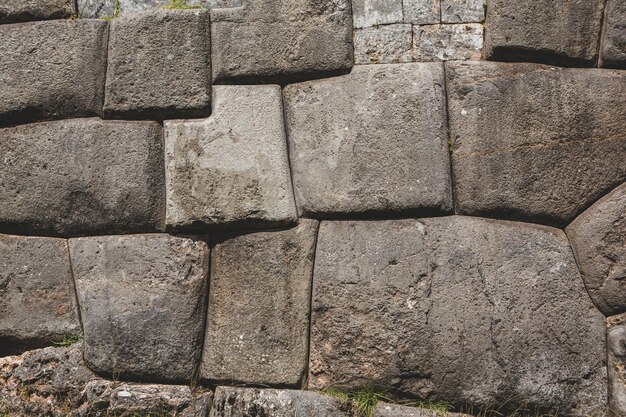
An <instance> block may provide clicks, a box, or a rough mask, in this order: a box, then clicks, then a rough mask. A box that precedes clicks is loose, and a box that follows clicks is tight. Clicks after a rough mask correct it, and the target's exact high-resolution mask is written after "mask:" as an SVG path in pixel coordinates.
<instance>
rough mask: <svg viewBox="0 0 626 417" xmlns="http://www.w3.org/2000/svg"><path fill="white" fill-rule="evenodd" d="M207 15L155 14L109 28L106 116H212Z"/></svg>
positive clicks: (198, 11) (159, 11) (190, 12)
mask: <svg viewBox="0 0 626 417" xmlns="http://www.w3.org/2000/svg"><path fill="white" fill-rule="evenodd" d="M209 18H210V14H209V12H208V11H207V10H201V9H190V10H164V9H153V10H150V11H147V12H142V13H137V14H133V15H130V16H128V17H121V18H119V19H115V20H113V21H112V22H111V29H110V31H111V34H110V37H109V59H108V70H107V77H106V78H107V79H106V95H105V101H104V113H105V115H107V117H116V116H124V117H127V116H131V117H141V118H152V119H154V118H158V119H165V118H170V119H174V118H177V117H189V118H191V117H202V116H208V115H209V114H210V112H211V40H210V37H211V29H210V22H209Z"/></svg>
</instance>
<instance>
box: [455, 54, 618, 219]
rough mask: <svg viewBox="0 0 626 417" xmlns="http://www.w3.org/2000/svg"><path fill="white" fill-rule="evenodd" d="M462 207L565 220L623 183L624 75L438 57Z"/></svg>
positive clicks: (466, 210)
mask: <svg viewBox="0 0 626 417" xmlns="http://www.w3.org/2000/svg"><path fill="white" fill-rule="evenodd" d="M446 69H447V72H446V73H447V76H448V84H447V87H448V106H449V118H450V132H451V133H450V134H451V140H452V159H453V163H452V167H453V176H454V184H455V190H454V194H455V203H456V205H457V210H458V212H459V213H462V214H472V215H486V216H498V217H500V218H502V217H508V218H513V219H524V220H531V221H536V222H540V223H549V224H554V225H559V226H564V225H566V224H568V223H569V222H571V221H572V220H573V219H574V218H575V217H576V216H577V215H578V214H579V213H581V212H582V211H584V210H585V209H586V208H587V207H589V206H590V205H591V204H593V203H594V202H595V201H596V200H597V199H598V198H600V197H601V196H602V195H604V194H605V193H606V192H608V191H610V190H611V189H613V188H614V187H616V186H617V185H619V184H621V183H622V182H624V181H625V180H626V132H625V131H624V126H626V112H624V111H623V110H624V106H625V105H626V82H625V81H626V73H624V72H623V71H617V70H599V69H564V68H553V67H548V66H544V65H537V64H508V63H495V62H484V61H483V62H469V61H468V62H463V63H461V62H455V63H446Z"/></svg>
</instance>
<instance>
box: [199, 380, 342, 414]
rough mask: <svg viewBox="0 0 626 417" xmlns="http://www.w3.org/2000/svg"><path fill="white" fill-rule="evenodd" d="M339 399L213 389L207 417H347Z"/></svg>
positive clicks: (312, 394)
mask: <svg viewBox="0 0 626 417" xmlns="http://www.w3.org/2000/svg"><path fill="white" fill-rule="evenodd" d="M348 411H349V408H347V406H346V405H345V404H342V403H341V402H340V401H339V400H337V399H335V398H332V397H329V396H326V395H323V394H320V393H318V392H312V391H296V390H274V389H257V388H235V387H217V389H216V390H215V405H214V407H213V410H212V411H211V417H246V416H255V417H256V416H271V417H300V416H307V417H348V416H349V415H350V414H348Z"/></svg>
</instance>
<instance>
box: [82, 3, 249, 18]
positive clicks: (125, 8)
mask: <svg viewBox="0 0 626 417" xmlns="http://www.w3.org/2000/svg"><path fill="white" fill-rule="evenodd" d="M241 2H242V0H186V5H187V6H191V7H196V8H200V7H202V8H204V9H214V8H224V7H239V6H241ZM171 3H172V1H171V0H119V3H118V0H78V14H79V15H80V17H82V18H94V17H111V16H114V15H115V13H116V5H117V4H119V8H118V9H117V13H118V14H119V16H128V15H131V14H134V13H138V12H142V11H144V10H150V9H158V8H163V6H168V5H170V4H171Z"/></svg>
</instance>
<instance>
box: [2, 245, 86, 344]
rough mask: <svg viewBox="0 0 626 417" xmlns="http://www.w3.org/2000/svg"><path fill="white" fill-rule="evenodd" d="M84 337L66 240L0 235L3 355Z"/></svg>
mask: <svg viewBox="0 0 626 417" xmlns="http://www.w3.org/2000/svg"><path fill="white" fill-rule="evenodd" d="M66 333H75V334H77V333H81V329H80V323H79V321H78V311H77V309H76V300H75V296H74V283H73V282H72V271H71V268H70V259H69V253H68V249H67V242H66V241H65V240H63V239H53V238H38V237H21V236H10V235H1V234H0V355H10V354H15V353H18V352H20V351H21V350H24V349H29V348H33V347H40V346H45V345H50V344H52V343H53V342H59V341H61V340H62V339H63V336H64V335H65V334H66Z"/></svg>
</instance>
